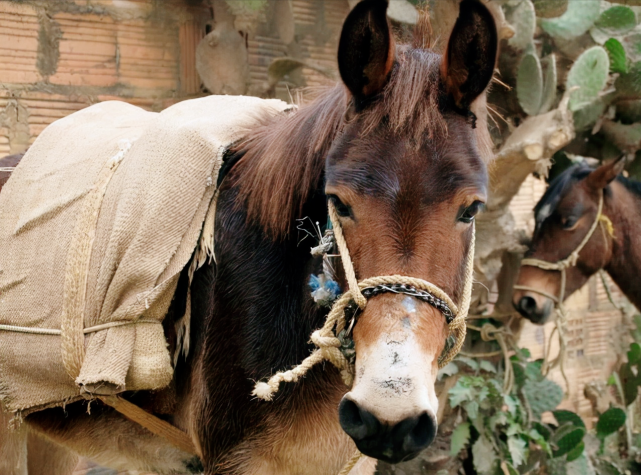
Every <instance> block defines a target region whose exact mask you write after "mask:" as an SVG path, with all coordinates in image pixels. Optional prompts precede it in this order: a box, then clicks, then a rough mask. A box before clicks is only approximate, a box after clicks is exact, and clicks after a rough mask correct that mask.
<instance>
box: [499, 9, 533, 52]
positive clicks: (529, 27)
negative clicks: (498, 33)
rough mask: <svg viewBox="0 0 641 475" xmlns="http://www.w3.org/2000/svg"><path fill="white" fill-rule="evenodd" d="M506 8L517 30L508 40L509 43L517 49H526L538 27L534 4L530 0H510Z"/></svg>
mask: <svg viewBox="0 0 641 475" xmlns="http://www.w3.org/2000/svg"><path fill="white" fill-rule="evenodd" d="M506 10H507V12H506V19H507V21H508V22H509V23H510V25H512V27H514V32H515V33H514V36H513V37H512V38H510V39H509V40H508V44H509V45H510V46H512V47H514V48H517V49H525V48H526V47H527V46H528V45H529V44H530V43H532V37H533V36H534V30H535V29H536V13H535V11H534V5H533V4H532V2H531V1H530V0H522V1H515V0H510V1H509V2H508V3H507V8H506Z"/></svg>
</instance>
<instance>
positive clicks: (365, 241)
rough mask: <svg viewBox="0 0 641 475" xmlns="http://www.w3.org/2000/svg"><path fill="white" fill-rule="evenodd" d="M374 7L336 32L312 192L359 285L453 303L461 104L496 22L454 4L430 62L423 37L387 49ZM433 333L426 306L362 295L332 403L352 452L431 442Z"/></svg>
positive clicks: (472, 88) (404, 450) (381, 454)
mask: <svg viewBox="0 0 641 475" xmlns="http://www.w3.org/2000/svg"><path fill="white" fill-rule="evenodd" d="M386 8H387V2H385V1H375V0H365V1H363V2H361V3H360V4H358V5H357V6H356V7H355V8H354V10H352V12H351V13H350V15H349V16H348V18H347V20H346V22H345V25H344V27H343V32H342V35H341V40H340V46H339V54H338V64H339V69H340V73H341V77H342V79H343V82H344V83H345V85H346V87H347V89H348V90H349V93H350V104H351V105H350V107H349V110H348V112H347V115H346V122H347V125H346V126H345V128H344V130H343V131H342V133H341V134H340V135H339V136H338V138H337V139H336V141H335V142H334V144H333V146H332V149H331V151H330V153H329V155H328V158H327V162H326V168H325V172H326V188H325V191H326V194H327V196H328V199H329V200H331V201H332V202H333V203H334V205H335V207H336V209H337V212H338V214H339V217H340V218H339V219H340V224H341V227H342V228H343V232H344V235H345V239H346V241H347V246H348V248H349V251H350V253H351V257H352V261H353V264H354V268H355V271H356V275H357V278H358V279H359V280H363V279H366V278H370V277H374V276H387V275H393V274H401V275H406V276H412V277H418V278H422V279H425V280H427V281H429V282H432V283H434V284H436V285H437V286H439V287H440V288H441V289H443V290H444V291H445V292H447V293H448V294H449V295H450V296H451V297H452V299H453V300H454V302H460V300H461V297H462V293H463V286H464V281H465V274H466V256H467V255H468V250H469V249H470V246H472V245H473V243H472V234H473V229H472V226H473V219H474V215H475V214H476V213H477V212H478V211H479V209H480V208H481V207H482V205H483V202H484V201H485V199H486V194H487V172H486V166H485V162H484V161H483V159H482V158H481V156H480V154H479V151H478V148H477V143H476V142H477V141H476V133H477V131H478V130H474V127H475V120H476V119H475V117H474V116H473V114H472V113H471V112H470V105H471V104H472V103H473V102H474V101H475V100H476V99H477V98H479V97H480V96H482V95H483V94H484V91H485V89H486V87H487V85H488V84H489V82H490V80H491V77H492V73H493V70H494V65H495V60H496V54H497V34H496V27H495V24H494V20H493V18H492V15H491V14H490V13H489V12H488V10H487V9H486V8H485V7H484V6H483V5H482V4H481V3H478V2H476V1H471V0H463V2H462V3H461V7H460V14H459V18H458V20H457V22H456V25H455V27H454V30H453V32H452V35H451V37H450V39H449V43H448V47H447V51H446V53H445V55H444V56H440V55H438V54H436V53H434V52H431V51H429V50H426V49H423V45H424V44H425V42H424V41H423V38H417V40H416V41H415V42H414V43H415V45H414V46H409V45H402V46H395V44H394V41H393V39H392V36H391V34H390V30H389V27H388V23H387V19H386ZM419 36H420V35H419ZM447 337H448V326H447V323H446V321H445V318H444V316H443V315H442V314H441V313H440V312H439V311H438V310H436V309H435V308H434V307H432V306H430V305H429V304H427V303H424V302H422V301H419V300H417V299H415V298H414V297H410V296H407V295H396V294H390V293H387V294H380V295H377V296H375V297H371V298H370V299H369V302H368V304H367V306H366V308H365V310H364V311H363V312H362V313H361V314H360V315H359V317H358V320H357V323H356V325H355V327H354V329H353V339H354V342H355V345H356V355H357V356H356V376H355V382H354V385H353V387H352V389H351V391H350V392H349V393H347V394H346V395H345V397H344V398H343V400H342V402H341V404H340V408H339V417H340V423H341V425H342V427H343V429H344V430H345V432H347V434H349V435H350V436H351V437H352V439H353V440H354V441H355V443H356V445H357V447H358V448H359V449H360V450H361V451H362V452H363V453H365V454H366V455H369V456H371V457H375V458H378V459H382V460H386V461H389V462H392V463H396V462H399V461H401V460H406V459H410V458H412V457H414V456H415V455H416V454H417V453H418V452H419V451H420V450H422V449H424V448H425V447H427V446H428V445H429V444H430V443H431V442H432V440H433V439H434V436H435V434H436V429H437V422H436V413H437V406H438V400H437V397H436V394H435V390H434V383H435V378H436V374H437V371H438V360H439V356H440V355H441V353H442V351H443V349H444V346H445V342H446V339H447Z"/></svg>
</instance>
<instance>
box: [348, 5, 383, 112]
mask: <svg viewBox="0 0 641 475" xmlns="http://www.w3.org/2000/svg"><path fill="white" fill-rule="evenodd" d="M387 4H388V2H387V0H363V1H362V2H360V3H359V4H357V5H356V6H355V7H354V9H353V10H352V11H351V12H350V14H349V15H348V16H347V19H346V20H345V23H344V24H343V31H342V32H341V39H340V42H339V45H338V70H339V71H340V73H341V78H342V79H343V82H344V83H345V85H346V86H347V88H348V89H349V90H350V92H351V93H352V95H353V96H354V97H355V98H356V99H357V100H362V99H365V98H367V97H370V96H372V95H374V94H376V93H377V92H379V91H381V89H383V87H384V86H385V84H386V83H387V80H388V78H389V75H390V72H391V71H392V66H393V65H394V39H393V38H392V34H391V32H390V28H389V25H388V23H387Z"/></svg>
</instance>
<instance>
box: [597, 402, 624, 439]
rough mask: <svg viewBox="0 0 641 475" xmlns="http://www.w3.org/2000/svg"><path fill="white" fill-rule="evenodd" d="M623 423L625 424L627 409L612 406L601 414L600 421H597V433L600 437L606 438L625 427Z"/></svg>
mask: <svg viewBox="0 0 641 475" xmlns="http://www.w3.org/2000/svg"><path fill="white" fill-rule="evenodd" d="M623 424H625V411H624V410H623V409H619V408H618V407H611V408H610V409H608V410H607V411H605V412H604V413H603V414H601V415H600V416H599V421H598V422H597V423H596V435H597V437H598V438H599V439H605V438H606V437H607V436H608V435H610V434H614V433H615V432H616V431H618V430H619V429H620V428H621V427H623Z"/></svg>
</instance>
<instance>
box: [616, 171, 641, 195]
mask: <svg viewBox="0 0 641 475" xmlns="http://www.w3.org/2000/svg"><path fill="white" fill-rule="evenodd" d="M617 181H618V182H619V183H621V184H622V185H623V186H625V188H626V189H627V190H628V191H629V192H630V193H633V194H634V195H636V196H638V197H640V198H641V182H638V181H636V180H631V179H629V178H626V177H624V176H623V175H619V176H618V177H617Z"/></svg>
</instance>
